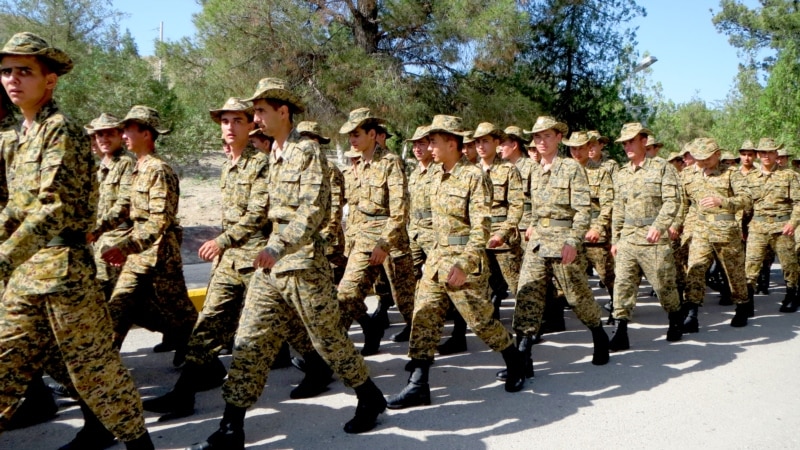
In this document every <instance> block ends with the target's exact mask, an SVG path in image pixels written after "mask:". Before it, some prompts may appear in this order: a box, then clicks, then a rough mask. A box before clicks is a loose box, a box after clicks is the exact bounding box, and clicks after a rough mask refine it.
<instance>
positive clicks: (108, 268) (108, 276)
mask: <svg viewBox="0 0 800 450" xmlns="http://www.w3.org/2000/svg"><path fill="white" fill-rule="evenodd" d="M127 234H128V233H127V230H112V231H109V232H107V233H104V234H103V235H102V236H100V237H99V238H98V239H97V242H95V243H94V245H93V246H92V247H93V248H94V265H95V267H96V268H97V279H98V280H100V285H101V287H102V289H103V294H104V295H105V297H106V301H109V300H110V299H111V294H112V293H113V292H114V286H115V285H116V284H117V279H119V274H120V273H121V272H122V267H116V266H112V265H111V264H109V263H107V262H105V260H103V258H102V257H101V255H102V251H103V249H106V248H111V247H113V246H115V245H117V243H118V242H119V241H120V239H121V238H122V237H124V236H125V235H127Z"/></svg>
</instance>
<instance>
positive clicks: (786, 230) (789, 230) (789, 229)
mask: <svg viewBox="0 0 800 450" xmlns="http://www.w3.org/2000/svg"><path fill="white" fill-rule="evenodd" d="M783 234H784V235H786V236H794V227H793V226H792V224H791V223H790V222H787V223H786V225H784V226H783Z"/></svg>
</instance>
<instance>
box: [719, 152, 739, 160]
mask: <svg viewBox="0 0 800 450" xmlns="http://www.w3.org/2000/svg"><path fill="white" fill-rule="evenodd" d="M719 160H720V161H739V157H738V156H736V155H734V154H733V153H731V152H722V155H721V156H720V157H719Z"/></svg>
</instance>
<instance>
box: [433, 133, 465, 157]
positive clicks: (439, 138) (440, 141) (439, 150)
mask: <svg viewBox="0 0 800 450" xmlns="http://www.w3.org/2000/svg"><path fill="white" fill-rule="evenodd" d="M428 138H429V139H430V141H429V142H428V150H430V151H431V154H432V155H433V160H434V161H436V162H437V163H447V162H450V161H452V160H454V159H457V158H458V152H457V151H456V152H454V151H453V149H454V148H455V149H457V148H458V147H457V143H456V142H455V141H454V140H453V139H452V138H450V137H449V136H446V135H444V134H441V133H433V134H431V135H430V136H428Z"/></svg>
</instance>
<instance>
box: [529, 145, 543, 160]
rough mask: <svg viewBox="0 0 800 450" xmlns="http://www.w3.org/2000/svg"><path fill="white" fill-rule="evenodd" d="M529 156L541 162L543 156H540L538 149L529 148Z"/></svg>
mask: <svg viewBox="0 0 800 450" xmlns="http://www.w3.org/2000/svg"><path fill="white" fill-rule="evenodd" d="M528 156H530V157H531V159H532V160H534V161H536V162H539V159H541V158H540V157H541V155H540V154H539V150H536V147H528Z"/></svg>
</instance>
